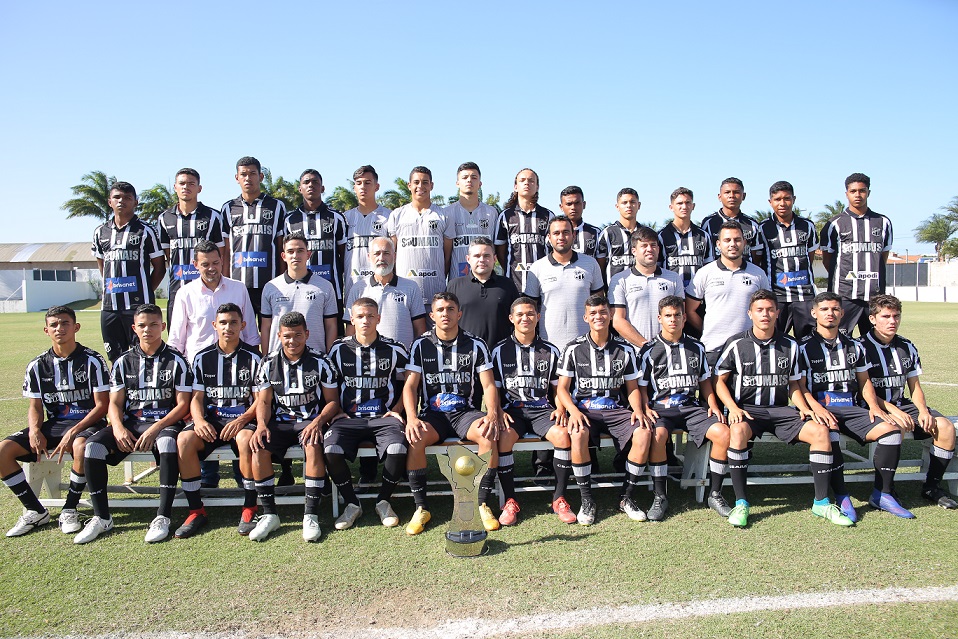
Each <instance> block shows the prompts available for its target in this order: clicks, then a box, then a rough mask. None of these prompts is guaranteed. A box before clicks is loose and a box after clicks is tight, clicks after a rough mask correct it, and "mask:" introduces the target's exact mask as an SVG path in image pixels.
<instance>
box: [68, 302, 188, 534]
mask: <svg viewBox="0 0 958 639" xmlns="http://www.w3.org/2000/svg"><path fill="white" fill-rule="evenodd" d="M165 328H166V325H165V323H164V322H163V312H162V311H161V310H160V308H159V307H158V306H156V305H155V304H142V305H140V306H138V307H137V308H136V311H135V312H134V315H133V330H134V331H135V332H136V336H137V338H138V340H139V341H138V342H137V343H136V344H135V345H134V346H133V348H131V349H130V350H129V351H127V352H126V353H124V354H123V355H121V356H120V358H119V359H117V360H116V362H114V363H113V370H112V371H111V373H110V406H109V410H108V413H107V414H108V416H109V419H110V426H111V427H110V428H104V429H103V430H101V431H100V432H98V433H97V434H95V435H93V436H92V437H90V438H89V439H88V440H87V443H86V450H85V452H84V462H83V463H84V465H85V466H86V471H87V481H88V483H89V484H90V500H91V501H92V502H93V515H94V516H93V518H92V519H90V521H88V522H87V524H86V526H84V527H83V530H82V531H81V532H80V534H79V535H77V536H76V537H74V538H73V543H75V544H86V543H89V542H91V541H93V540H94V539H96V538H97V537H99V536H100V535H101V534H103V533H105V532H107V531H109V530H112V528H113V518H112V517H111V516H110V502H109V500H108V498H107V493H106V485H107V464H109V465H110V466H116V465H117V464H119V463H120V462H121V461H123V460H124V459H125V458H126V456H127V455H129V454H130V453H132V452H135V451H148V450H152V451H153V454H154V455H157V456H158V457H159V462H160V506H159V508H158V509H157V513H156V517H155V518H154V519H153V521H152V522H150V528H149V530H147V532H146V542H147V543H154V542H157V541H163V540H164V539H166V538H167V537H168V536H169V534H170V516H171V515H172V514H173V498H174V497H175V496H176V480H177V479H178V478H179V464H178V463H177V457H176V437H177V435H178V434H179V432H180V429H181V428H182V427H183V421H182V420H183V418H184V417H186V416H187V414H189V411H190V393H191V391H192V390H193V375H192V373H191V372H190V367H189V365H187V363H186V360H184V359H183V356H182V355H180V354H179V352H177V351H176V350H174V349H172V348H170V347H169V346H167V345H166V344H165V343H163V329H165Z"/></svg>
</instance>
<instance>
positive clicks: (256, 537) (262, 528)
mask: <svg viewBox="0 0 958 639" xmlns="http://www.w3.org/2000/svg"><path fill="white" fill-rule="evenodd" d="M274 530H279V515H260V516H259V520H257V522H256V528H254V529H253V530H252V531H251V532H250V534H249V538H250V539H252V540H253V541H266V538H267V537H269V534H270V533H271V532H273V531H274Z"/></svg>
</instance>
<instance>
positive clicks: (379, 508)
mask: <svg viewBox="0 0 958 639" xmlns="http://www.w3.org/2000/svg"><path fill="white" fill-rule="evenodd" d="M376 514H377V515H379V521H381V522H383V526H385V527H386V528H395V527H396V526H398V525H399V517H397V516H396V511H395V510H393V507H392V506H391V505H390V504H389V502H388V501H386V500H385V499H380V500H379V501H377V502H376Z"/></svg>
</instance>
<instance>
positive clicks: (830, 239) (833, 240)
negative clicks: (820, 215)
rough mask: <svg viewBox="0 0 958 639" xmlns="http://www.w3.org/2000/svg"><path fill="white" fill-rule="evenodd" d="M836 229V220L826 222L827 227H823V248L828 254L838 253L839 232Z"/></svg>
mask: <svg viewBox="0 0 958 639" xmlns="http://www.w3.org/2000/svg"><path fill="white" fill-rule="evenodd" d="M836 227H837V224H836V223H835V218H832V219H830V220H828V221H827V222H825V226H823V227H822V236H821V248H822V250H823V251H825V252H827V253H837V252H838V232H837V231H836Z"/></svg>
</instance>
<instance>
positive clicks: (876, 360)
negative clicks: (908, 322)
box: [860, 294, 958, 510]
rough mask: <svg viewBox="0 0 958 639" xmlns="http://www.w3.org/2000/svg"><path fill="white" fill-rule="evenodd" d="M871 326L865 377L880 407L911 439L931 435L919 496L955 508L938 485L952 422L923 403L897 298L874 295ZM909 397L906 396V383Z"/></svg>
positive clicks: (951, 447) (950, 445) (950, 446)
mask: <svg viewBox="0 0 958 639" xmlns="http://www.w3.org/2000/svg"><path fill="white" fill-rule="evenodd" d="M868 319H869V321H870V322H871V324H872V330H871V331H869V332H868V333H866V334H865V336H864V337H862V338H861V340H860V342H861V344H862V346H864V347H865V359H866V360H867V361H868V366H869V368H868V376H869V378H870V379H871V381H872V385H873V386H874V387H875V392H876V393H877V394H878V400H879V403H880V404H881V406H882V407H883V408H884V409H885V410H886V411H888V413H889V414H890V415H891V416H892V418H893V419H894V420H895V421H896V422H897V423H898V424H900V425H901V427H902V430H903V431H905V432H914V436H915V439H928V438H932V447H931V455H930V457H929V461H928V473H927V475H925V483H924V485H923V486H922V489H921V496H922V497H924V498H925V499H927V500H928V501H930V502H932V503H935V504H938V505H939V506H941V507H942V508H948V509H951V510H953V509H956V508H958V502H956V501H955V500H954V499H953V498H952V497H951V495H949V494H948V493H946V492H945V491H944V490H943V489H942V488H941V478H942V476H944V474H945V470H946V469H947V468H948V464H949V463H951V460H952V458H953V457H954V456H955V425H954V424H952V423H951V421H950V420H949V419H948V418H947V417H944V416H943V415H942V414H941V413H939V412H938V411H936V410H935V409H934V408H929V407H928V404H926V403H925V391H924V390H923V389H922V387H921V381H920V379H919V376H920V375H921V359H920V358H919V357H918V349H917V348H915V345H914V344H913V343H912V342H910V341H909V340H907V339H905V338H904V337H902V336H901V335H899V334H898V327H899V326H900V325H901V302H900V301H899V300H898V298H897V297H894V296H892V295H883V294H879V295H875V296H873V297H872V298H871V302H870V305H869V308H868ZM906 386H907V387H908V395H909V397H905V387H906Z"/></svg>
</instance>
